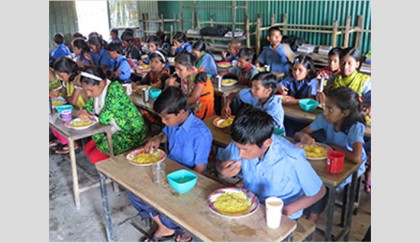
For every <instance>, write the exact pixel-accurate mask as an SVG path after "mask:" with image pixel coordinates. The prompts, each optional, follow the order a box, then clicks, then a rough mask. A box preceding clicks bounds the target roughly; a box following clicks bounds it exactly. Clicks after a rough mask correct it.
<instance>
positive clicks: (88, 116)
mask: <svg viewBox="0 0 420 243" xmlns="http://www.w3.org/2000/svg"><path fill="white" fill-rule="evenodd" d="M78 117H79V118H80V119H82V120H83V121H87V120H90V119H92V117H93V116H92V115H91V114H89V112H87V110H85V109H83V110H80V111H79V114H78Z"/></svg>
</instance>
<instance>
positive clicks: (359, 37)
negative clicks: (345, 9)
mask: <svg viewBox="0 0 420 243" xmlns="http://www.w3.org/2000/svg"><path fill="white" fill-rule="evenodd" d="M357 27H359V30H358V31H357V32H356V48H357V49H359V50H360V47H361V45H360V42H361V40H362V30H363V16H362V15H359V16H358V17H357Z"/></svg>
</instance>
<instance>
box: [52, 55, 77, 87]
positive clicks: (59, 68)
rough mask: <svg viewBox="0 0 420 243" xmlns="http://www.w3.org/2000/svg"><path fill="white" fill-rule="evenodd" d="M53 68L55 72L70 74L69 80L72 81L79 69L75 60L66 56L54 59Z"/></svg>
mask: <svg viewBox="0 0 420 243" xmlns="http://www.w3.org/2000/svg"><path fill="white" fill-rule="evenodd" d="M53 68H54V71H55V72H61V73H68V74H70V77H69V82H72V81H73V80H74V79H75V78H76V76H77V75H79V73H80V71H81V68H80V67H79V66H77V64H76V62H75V61H73V60H71V59H70V58H68V57H66V56H61V57H59V58H58V59H57V60H55V62H54V65H53Z"/></svg>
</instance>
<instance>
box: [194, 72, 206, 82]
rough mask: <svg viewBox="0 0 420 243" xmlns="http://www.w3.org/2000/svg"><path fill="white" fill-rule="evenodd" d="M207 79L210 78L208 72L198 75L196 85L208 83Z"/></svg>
mask: <svg viewBox="0 0 420 243" xmlns="http://www.w3.org/2000/svg"><path fill="white" fill-rule="evenodd" d="M207 78H208V76H207V73H206V72H201V73H198V74H197V75H196V76H195V80H194V83H196V84H197V83H198V82H202V83H206V82H207Z"/></svg>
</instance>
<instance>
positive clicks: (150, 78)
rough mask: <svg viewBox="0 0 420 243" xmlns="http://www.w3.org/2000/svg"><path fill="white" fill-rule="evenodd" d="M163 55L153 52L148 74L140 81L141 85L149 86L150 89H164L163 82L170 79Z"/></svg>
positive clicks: (159, 52)
mask: <svg viewBox="0 0 420 243" xmlns="http://www.w3.org/2000/svg"><path fill="white" fill-rule="evenodd" d="M167 61H168V60H167V58H166V56H165V54H163V53H162V52H161V51H155V52H153V53H152V54H151V55H150V72H149V73H147V75H146V77H144V79H143V80H142V81H141V83H142V84H150V86H151V87H152V88H158V89H164V87H165V81H166V79H168V78H169V77H170V73H169V69H167V68H166V67H165V64H166V63H167Z"/></svg>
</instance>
